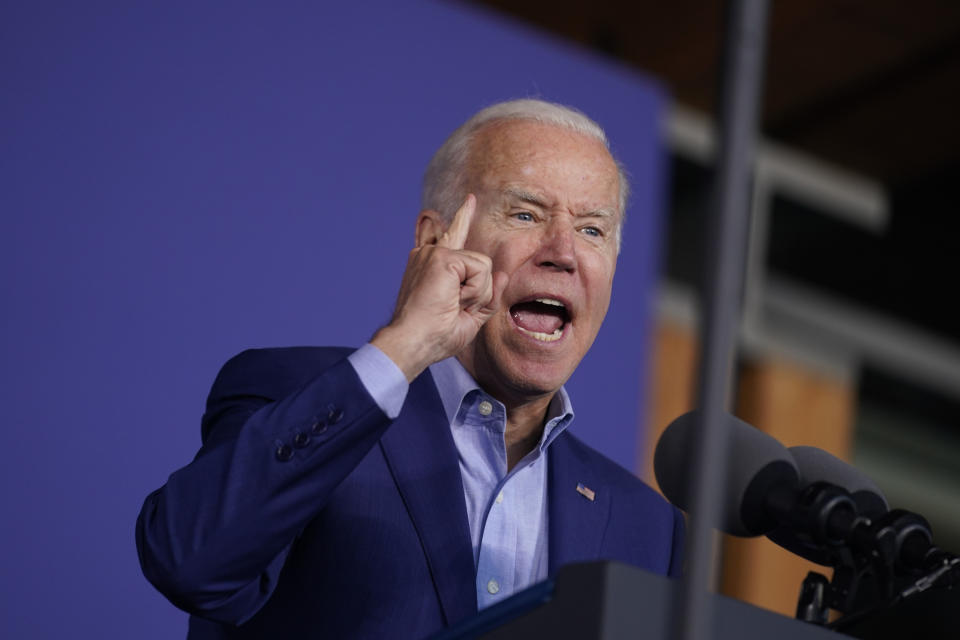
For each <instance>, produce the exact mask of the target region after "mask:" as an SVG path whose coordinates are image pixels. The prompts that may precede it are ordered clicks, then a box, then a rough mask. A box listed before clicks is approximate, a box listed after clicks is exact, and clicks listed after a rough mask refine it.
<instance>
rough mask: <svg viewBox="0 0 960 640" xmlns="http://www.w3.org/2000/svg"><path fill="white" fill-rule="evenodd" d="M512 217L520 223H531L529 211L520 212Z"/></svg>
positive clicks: (531, 218)
mask: <svg viewBox="0 0 960 640" xmlns="http://www.w3.org/2000/svg"><path fill="white" fill-rule="evenodd" d="M513 217H514V218H516V219H517V220H520V221H522V222H533V214H532V213H530V212H529V211H520V212H519V213H515V214H513Z"/></svg>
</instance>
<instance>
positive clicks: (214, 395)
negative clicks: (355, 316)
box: [207, 347, 354, 405]
mask: <svg viewBox="0 0 960 640" xmlns="http://www.w3.org/2000/svg"><path fill="white" fill-rule="evenodd" d="M353 351H354V350H353V349H352V348H349V347H277V348H269V349H247V350H246V351H242V352H240V353H238V354H237V355H235V356H233V357H232V358H230V359H229V360H228V361H227V362H226V364H224V365H223V367H222V368H221V369H220V372H219V373H218V374H217V377H216V379H215V380H214V382H213V387H212V388H211V389H210V396H209V397H208V399H207V404H208V405H209V404H210V403H211V402H215V401H216V400H218V399H220V398H223V397H227V396H237V395H249V396H257V397H262V398H269V399H271V400H276V399H279V398H282V397H285V396H287V395H289V394H290V393H292V392H294V391H296V390H297V389H298V388H300V387H301V386H303V385H304V384H305V383H306V382H307V381H308V380H310V379H311V378H313V377H315V376H316V375H317V374H319V373H320V372H322V371H324V370H325V369H328V368H329V367H331V366H333V365H334V364H336V363H337V362H339V361H340V360H343V359H344V358H346V357H347V356H348V355H350V354H351V353H352V352H353Z"/></svg>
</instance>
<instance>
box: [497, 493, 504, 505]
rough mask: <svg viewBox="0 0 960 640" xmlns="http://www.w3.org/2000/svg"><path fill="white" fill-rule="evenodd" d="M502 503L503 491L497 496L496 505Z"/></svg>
mask: <svg viewBox="0 0 960 640" xmlns="http://www.w3.org/2000/svg"><path fill="white" fill-rule="evenodd" d="M501 502H503V491H501V492H500V493H498V494H497V504H500V503H501Z"/></svg>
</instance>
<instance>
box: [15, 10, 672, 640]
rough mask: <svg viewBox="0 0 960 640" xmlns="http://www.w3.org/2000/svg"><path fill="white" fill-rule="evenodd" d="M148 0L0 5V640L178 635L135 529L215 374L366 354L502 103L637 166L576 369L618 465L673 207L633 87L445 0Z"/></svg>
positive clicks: (180, 457)
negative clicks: (588, 344)
mask: <svg viewBox="0 0 960 640" xmlns="http://www.w3.org/2000/svg"><path fill="white" fill-rule="evenodd" d="M152 4H153V6H143V5H146V3H143V5H141V4H139V3H129V2H125V1H121V0H116V1H114V2H97V3H86V2H42V1H37V2H29V3H27V2H24V3H5V5H4V7H3V9H2V10H0V11H2V17H0V74H2V75H0V83H2V84H0V88H2V100H0V123H2V125H0V126H2V140H0V144H2V155H0V210H2V215H3V232H2V234H0V243H2V245H0V265H2V269H0V274H2V275H0V286H2V299H3V312H2V316H0V317H2V323H3V324H2V327H3V331H2V335H0V345H2V347H0V362H2V376H3V378H2V389H0V400H2V407H3V414H4V419H5V424H4V425H3V433H4V448H3V450H4V452H5V457H6V461H5V462H4V464H3V465H0V485H2V489H0V491H2V500H3V501H2V505H0V506H2V513H3V525H2V532H0V540H2V545H3V553H2V554H0V558H2V560H0V581H2V586H3V593H2V598H0V603H2V604H0V607H2V621H3V622H2V624H3V628H2V630H0V635H3V636H4V637H8V638H25V637H33V638H64V637H98V638H109V637H112V638H120V637H123V638H175V637H182V635H183V633H184V631H185V616H184V615H183V614H181V613H179V612H177V611H176V610H175V609H174V608H173V607H172V606H171V605H169V604H167V602H166V601H165V600H164V599H163V598H162V597H161V596H160V595H159V594H157V593H156V592H154V591H153V590H152V588H151V587H150V586H149V585H148V584H147V582H146V581H145V580H144V579H143V577H142V576H141V574H140V572H139V567H138V565H137V561H136V553H135V549H134V541H133V525H134V518H135V516H136V513H137V511H138V509H139V507H140V504H141V502H142V500H143V498H144V497H145V495H146V494H147V493H148V492H149V491H150V490H152V489H154V488H156V487H157V486H159V485H160V484H162V483H163V482H164V480H165V478H166V476H167V474H168V473H169V472H171V471H172V470H173V469H174V468H176V467H178V466H180V465H182V464H184V463H186V462H188V461H189V460H190V458H191V457H192V455H193V453H194V452H195V450H196V448H197V447H198V445H199V428H198V426H199V416H200V414H201V412H202V409H203V402H204V398H205V395H206V392H207V389H208V386H209V384H210V383H211V381H212V379H213V376H214V375H215V373H216V371H217V369H218V367H219V366H220V365H221V364H222V363H223V362H224V361H225V360H226V359H227V358H228V357H230V356H231V355H232V354H234V353H235V352H237V351H240V350H242V349H244V348H247V347H254V346H267V345H295V344H317V343H320V344H360V343H362V342H364V341H365V340H366V338H367V337H368V336H369V335H370V334H371V333H372V332H373V331H374V330H375V329H376V328H377V326H378V325H379V324H380V323H382V322H383V321H384V320H386V319H387V318H388V316H389V313H390V310H391V307H392V304H393V297H394V293H395V289H396V286H397V284H398V283H399V277H400V272H401V269H402V265H403V264H404V263H405V259H406V253H407V251H408V249H409V247H410V243H411V241H412V238H413V222H414V219H415V216H416V213H417V210H418V192H419V181H420V175H421V171H422V169H423V167H424V166H425V164H426V162H427V160H428V158H429V157H430V154H431V153H432V151H433V150H434V149H435V148H436V147H437V146H438V145H439V144H440V143H441V142H442V140H443V139H444V137H445V136H446V135H447V134H448V133H449V132H450V131H451V130H452V129H453V128H454V127H455V126H456V125H457V124H459V122H460V121H462V120H463V119H464V118H465V117H466V116H467V115H469V114H470V113H471V112H473V111H475V110H476V109H478V108H479V107H482V106H484V105H486V104H489V103H491V102H494V101H496V100H500V99H506V98H511V97H521V96H541V97H544V98H547V99H551V100H556V101H559V102H564V103H569V104H573V105H576V106H578V107H580V108H582V109H583V110H585V111H586V112H587V113H589V114H591V115H592V116H593V117H595V118H596V119H597V120H599V121H600V122H601V124H603V125H604V126H605V127H606V128H607V130H608V132H609V133H610V136H611V139H612V140H613V141H614V147H615V151H616V152H617V153H618V154H619V156H620V157H621V158H622V159H623V160H624V162H625V163H626V165H627V167H628V168H629V171H630V173H631V174H632V176H633V181H634V189H635V195H634V197H633V200H632V204H631V207H630V214H629V216H630V220H629V223H628V225H627V227H626V234H625V243H624V253H623V255H622V256H621V259H620V265H619V270H618V274H617V282H616V285H615V293H614V299H613V304H612V306H611V310H610V314H609V316H608V319H607V322H606V324H605V328H604V330H603V331H602V332H601V334H600V338H599V339H598V341H597V343H596V345H595V346H594V349H593V351H592V352H591V353H590V354H589V356H588V358H587V359H586V360H585V361H584V364H583V365H582V366H581V369H580V370H579V371H578V372H577V374H576V375H575V377H574V379H573V380H572V381H571V384H570V388H571V391H572V393H573V397H574V402H575V405H576V407H577V416H578V417H577V424H576V425H575V429H576V432H577V433H578V434H579V435H581V436H582V437H584V438H585V439H587V440H588V441H590V442H591V443H593V444H594V445H595V446H597V447H598V448H600V449H601V450H603V451H605V452H606V453H608V455H610V456H611V457H613V458H615V459H617V460H618V461H619V462H621V463H622V464H624V465H626V466H629V467H632V466H633V464H634V457H635V451H636V446H637V445H636V443H637V434H636V432H635V431H636V429H635V423H636V416H637V415H638V411H639V410H640V408H641V404H642V402H641V401H642V398H641V394H640V393H639V390H640V389H641V388H643V383H644V381H643V380H642V375H641V373H642V367H643V363H644V354H645V340H646V335H647V330H648V323H649V317H648V315H649V314H648V312H649V303H650V295H651V293H650V292H651V284H652V282H653V267H654V266H655V264H656V260H657V256H656V248H657V246H656V243H655V241H654V239H655V238H656V237H657V236H658V231H659V228H658V225H659V215H658V214H659V210H660V198H661V189H660V171H661V168H660V151H659V144H658V140H657V127H656V117H657V114H658V111H659V108H660V105H661V102H662V98H661V95H660V92H659V91H658V89H657V87H656V86H655V85H654V84H653V83H652V82H651V81H650V80H649V79H647V78H643V77H640V76H638V75H637V74H636V73H633V72H629V71H627V70H625V69H623V68H620V67H617V66H615V65H613V64H611V63H610V62H608V61H606V60H603V59H600V58H598V57H595V56H592V55H590V54H587V53H585V52H584V51H580V50H575V49H572V48H570V47H568V46H566V45H563V44H561V43H559V42H557V41H555V40H552V39H550V38H548V37H546V36H544V35H541V34H538V33H534V32H531V31H530V30H528V29H526V28H524V27H521V26H519V25H516V24H513V23H510V22H506V21H504V20H503V19H501V18H499V17H497V16H494V15H492V14H487V13H484V12H482V11H478V10H476V9H475V8H471V7H464V6H461V5H456V4H437V3H432V2H389V1H386V0H384V1H380V2H368V3H356V5H355V6H348V5H347V3H336V6H329V7H328V6H326V5H327V3H314V2H287V3H282V4H273V3H262V2H261V3H240V2H231V3H223V6H222V7H219V8H217V7H212V6H207V4H206V3H192V2H181V1H178V2H163V3H152ZM330 4H331V5H332V3H330ZM131 5H134V6H131Z"/></svg>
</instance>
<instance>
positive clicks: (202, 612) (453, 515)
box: [137, 347, 683, 639]
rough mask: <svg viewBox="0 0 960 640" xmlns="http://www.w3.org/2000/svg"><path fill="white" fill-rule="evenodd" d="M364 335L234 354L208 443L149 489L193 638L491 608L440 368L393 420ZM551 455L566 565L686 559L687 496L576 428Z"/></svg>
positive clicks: (433, 621) (145, 539)
mask: <svg viewBox="0 0 960 640" xmlns="http://www.w3.org/2000/svg"><path fill="white" fill-rule="evenodd" d="M349 353H350V350H349V349H335V348H319V347H317V348H290V349H265V350H254V351H246V352H244V353H241V354H240V355H238V356H236V357H235V358H233V359H232V360H230V362H228V363H227V364H226V365H225V366H224V367H223V369H222V370H221V371H220V374H219V375H218V376H217V379H216V381H215V382H214V385H213V388H212V390H211V392H210V396H209V399H208V401H207V410H206V413H205V415H204V418H203V423H202V437H203V446H202V448H201V449H200V451H199V453H198V454H197V456H196V458H195V459H194V460H193V462H191V463H190V464H189V465H187V466H186V467H184V468H182V469H180V470H178V471H176V472H175V473H173V474H172V475H171V476H170V478H169V479H168V481H167V483H166V485H164V486H163V487H161V488H160V489H158V490H157V491H155V492H153V493H152V494H150V495H149V496H148V497H147V499H146V501H145V503H144V506H143V509H142V510H141V513H140V517H139V518H138V520H137V548H138V552H139V555H140V562H141V566H142V567H143V571H144V574H145V575H146V576H147V578H148V579H149V580H150V581H151V582H152V583H153V584H154V585H155V586H156V587H157V588H158V589H159V590H160V591H161V592H162V593H163V594H164V595H166V596H167V597H168V598H169V599H170V600H171V602H173V603H174V604H175V605H177V606H178V607H180V608H182V609H184V610H185V611H188V612H189V613H191V614H192V616H191V619H190V631H189V637H190V638H191V639H200V638H204V639H212V638H268V637H270V638H274V637H276V638H301V637H303V638H306V637H310V638H325V637H329V638H379V637H390V638H419V637H423V636H425V635H429V634H430V633H432V632H434V631H437V630H439V629H441V628H442V627H444V626H448V625H451V624H453V623H456V622H458V621H461V620H463V619H464V618H467V617H469V616H471V615H472V614H474V613H475V612H476V592H475V586H474V584H475V582H474V575H475V569H474V563H473V553H472V549H471V542H470V532H469V529H468V525H467V516H466V508H465V506H464V498H463V488H462V484H461V479H460V470H459V466H458V462H457V453H456V450H455V448H454V443H453V437H452V435H451V433H450V427H449V424H448V422H447V419H446V415H445V414H444V411H443V406H442V404H441V401H440V397H439V395H438V393H437V390H436V386H435V385H434V383H433V379H432V378H431V376H430V373H429V372H425V373H424V374H423V375H421V376H420V377H419V378H417V379H416V380H415V381H414V382H413V384H412V385H411V386H410V391H409V393H408V395H407V399H406V402H405V403H404V406H403V410H402V412H401V414H400V416H399V417H398V418H397V419H396V420H393V421H391V420H389V419H388V418H387V417H386V416H385V415H384V414H383V413H382V412H381V411H380V409H379V408H378V407H377V405H376V403H375V402H374V400H373V399H372V398H371V397H370V395H369V394H368V393H367V392H366V391H365V389H364V387H363V385H362V383H361V382H360V380H359V378H358V377H357V375H356V373H355V372H354V370H353V368H352V367H351V366H350V364H349V362H347V360H346V359H345V358H346V356H347V354H349ZM586 428H589V426H587V427H586ZM549 456H550V466H549V478H548V509H549V511H548V518H549V533H548V535H549V541H548V542H549V571H550V574H551V575H553V574H555V573H556V570H557V569H558V568H559V567H560V566H562V565H564V564H568V563H571V562H578V561H587V560H597V559H611V560H619V561H622V562H626V563H629V564H632V565H635V566H638V567H642V568H644V569H647V570H649V571H653V572H655V573H659V574H669V575H676V574H677V573H678V572H679V569H680V566H679V564H680V557H681V546H682V537H683V518H682V515H681V514H680V513H679V512H678V511H677V510H676V509H675V508H673V507H672V506H670V505H668V504H667V503H666V502H665V501H664V500H663V499H662V498H661V497H660V496H659V495H657V494H656V493H655V492H654V491H652V490H651V489H650V488H649V487H647V486H646V485H644V484H643V483H641V482H640V481H639V480H637V479H636V478H635V477H634V476H633V475H631V474H630V473H628V472H627V471H625V470H624V469H622V468H621V467H619V466H617V465H616V464H615V463H613V462H611V461H610V460H608V459H607V458H605V457H603V456H602V455H600V454H599V453H597V452H596V451H594V450H592V449H590V448H589V447H587V446H586V445H585V444H583V443H582V442H580V441H579V440H578V439H577V438H575V437H574V436H573V435H571V434H569V433H563V434H562V435H561V436H559V437H558V438H557V439H556V440H555V441H554V442H553V444H552V445H551V447H550V449H549ZM578 484H583V485H585V486H587V487H589V488H590V489H592V490H593V491H594V492H595V494H596V497H595V499H594V500H593V501H591V500H588V499H587V498H586V497H584V496H583V495H581V494H580V493H578V492H577V490H576V488H577V485H578Z"/></svg>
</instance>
